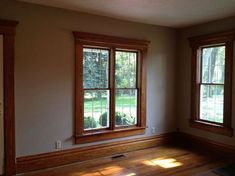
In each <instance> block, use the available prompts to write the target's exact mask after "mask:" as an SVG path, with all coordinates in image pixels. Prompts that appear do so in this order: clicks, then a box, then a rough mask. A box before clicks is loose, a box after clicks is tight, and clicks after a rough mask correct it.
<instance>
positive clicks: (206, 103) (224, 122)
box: [189, 32, 235, 136]
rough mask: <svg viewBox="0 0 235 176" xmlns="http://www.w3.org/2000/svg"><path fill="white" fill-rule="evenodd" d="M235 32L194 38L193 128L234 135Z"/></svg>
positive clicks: (191, 122)
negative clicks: (234, 64)
mask: <svg viewBox="0 0 235 176" xmlns="http://www.w3.org/2000/svg"><path fill="white" fill-rule="evenodd" d="M234 36H235V33H234V32H226V33H221V34H213V35H207V36H206V35H205V36H199V37H192V38H190V39H189V41H190V45H191V48H192V97H191V119H190V124H191V126H192V127H195V128H199V129H203V130H208V131H211V132H216V133H219V134H222V135H228V136H232V128H231V86H232V60H233V41H234Z"/></svg>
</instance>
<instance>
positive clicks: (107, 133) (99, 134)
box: [75, 127, 145, 144]
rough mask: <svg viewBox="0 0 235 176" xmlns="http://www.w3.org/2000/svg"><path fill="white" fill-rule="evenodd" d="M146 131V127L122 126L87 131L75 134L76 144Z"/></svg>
mask: <svg viewBox="0 0 235 176" xmlns="http://www.w3.org/2000/svg"><path fill="white" fill-rule="evenodd" d="M144 133H145V127H132V128H120V129H115V130H103V131H96V132H85V133H84V134H82V135H76V136H75V144H83V143H89V142H96V141H101V140H108V139H115V138H121V137H127V136H133V135H140V134H144Z"/></svg>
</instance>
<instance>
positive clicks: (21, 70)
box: [0, 0, 176, 157]
mask: <svg viewBox="0 0 235 176" xmlns="http://www.w3.org/2000/svg"><path fill="white" fill-rule="evenodd" d="M0 18H3V19H13V20H18V21H19V25H18V27H17V32H16V60H15V62H16V63H15V98H16V106H15V107H16V155H17V157H19V156H25V155H31V154H38V153H44V152H51V151H54V150H55V149H54V142H55V141H56V140H61V141H62V147H63V148H62V149H65V148H73V147H77V146H78V145H74V144H73V130H74V128H73V127H74V64H75V57H74V39H73V35H72V31H73V30H76V31H84V32H92V33H100V34H105V35H114V36H120V37H129V38H136V39H145V40H150V41H151V44H150V46H149V51H148V57H147V125H148V127H149V128H147V130H146V134H145V135H143V136H150V135H153V134H151V130H150V127H151V126H156V134H161V133H166V132H171V131H175V130H176V116H175V113H174V112H175V107H174V100H175V94H174V92H175V89H174V88H175V77H174V76H175V56H176V54H175V52H176V50H175V42H176V40H175V39H176V33H175V32H176V31H175V30H174V29H171V28H167V27H158V26H151V25H145V24H140V23H133V22H126V21H121V20H115V19H112V18H106V17H100V16H95V15H88V14H85V13H78V12H73V11H67V10H62V9H57V8H50V7H43V6H38V5H31V4H26V3H22V2H15V1H12V0H1V1H0ZM135 137H140V136H134V137H131V138H135ZM116 140H121V139H116ZM105 142H109V141H105ZM93 144H94V143H92V144H86V145H93Z"/></svg>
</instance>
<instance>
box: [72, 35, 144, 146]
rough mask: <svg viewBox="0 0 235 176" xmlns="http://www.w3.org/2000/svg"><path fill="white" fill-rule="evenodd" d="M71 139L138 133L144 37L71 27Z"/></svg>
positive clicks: (82, 140)
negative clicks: (73, 95) (73, 65)
mask: <svg viewBox="0 0 235 176" xmlns="http://www.w3.org/2000/svg"><path fill="white" fill-rule="evenodd" d="M74 37H75V48H76V78H75V79H76V81H75V82H76V88H75V93H76V100H75V104H76V106H75V122H76V123H75V124H76V125H75V142H76V143H86V142H93V141H99V140H106V139H113V138H118V137H125V136H130V135H137V134H143V133H144V131H145V125H146V119H145V118H146V117H145V114H146V110H145V109H146V107H145V106H146V103H145V102H146V100H145V99H146V97H145V96H146V89H145V84H146V80H145V77H146V73H145V64H146V63H145V62H146V61H145V55H146V51H147V45H148V41H143V40H133V39H125V38H118V37H111V36H104V35H97V34H90V33H82V32H74Z"/></svg>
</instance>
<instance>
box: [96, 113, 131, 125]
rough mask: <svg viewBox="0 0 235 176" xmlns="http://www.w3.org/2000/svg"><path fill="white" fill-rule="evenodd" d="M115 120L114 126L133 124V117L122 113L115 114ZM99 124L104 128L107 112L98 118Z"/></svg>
mask: <svg viewBox="0 0 235 176" xmlns="http://www.w3.org/2000/svg"><path fill="white" fill-rule="evenodd" d="M115 120H116V125H133V124H135V117H133V116H131V115H127V114H125V113H122V112H116V113H115ZM99 123H100V125H102V126H106V124H107V112H105V113H103V114H102V115H101V116H100V119H99Z"/></svg>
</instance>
